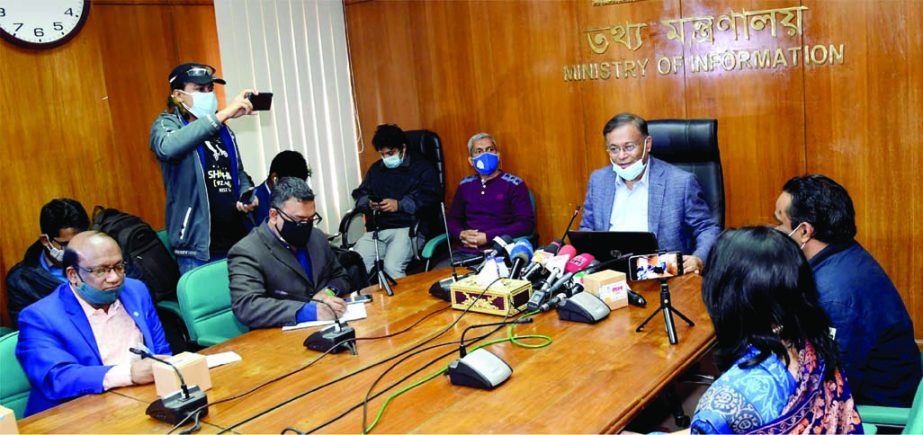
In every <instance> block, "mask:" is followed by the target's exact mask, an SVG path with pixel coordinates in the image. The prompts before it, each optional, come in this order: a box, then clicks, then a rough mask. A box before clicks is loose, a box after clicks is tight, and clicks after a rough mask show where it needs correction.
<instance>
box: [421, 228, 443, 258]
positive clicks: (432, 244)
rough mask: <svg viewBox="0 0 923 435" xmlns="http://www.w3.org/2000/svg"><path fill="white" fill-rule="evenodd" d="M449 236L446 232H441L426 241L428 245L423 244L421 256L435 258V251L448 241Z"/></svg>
mask: <svg viewBox="0 0 923 435" xmlns="http://www.w3.org/2000/svg"><path fill="white" fill-rule="evenodd" d="M448 240H449V239H448V237H446V235H445V234H439V235H438V236H436V237H433V238H432V239H429V240H427V241H426V245H424V246H423V252H422V253H420V256H421V257H423V258H433V253H434V252H435V251H436V248H438V247H439V245H441V244H443V243H447V242H448Z"/></svg>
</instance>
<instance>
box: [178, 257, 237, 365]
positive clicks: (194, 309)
mask: <svg viewBox="0 0 923 435" xmlns="http://www.w3.org/2000/svg"><path fill="white" fill-rule="evenodd" d="M176 296H177V297H178V299H179V308H180V311H181V312H182V314H183V320H184V321H185V322H186V327H187V328H188V330H189V338H190V339H191V340H192V341H194V342H196V343H198V344H199V346H202V347H208V346H213V345H216V344H218V343H221V342H223V341H226V340H230V339H232V338H234V337H237V336H238V335H241V334H243V333H245V332H247V331H249V330H250V329H249V328H247V326H246V325H244V324H243V323H240V321H239V320H237V316H235V315H234V311H233V310H232V309H231V285H230V281H229V279H228V260H227V259H224V260H220V261H216V262H213V263H208V264H205V265H202V266H199V267H196V268H195V269H192V270H190V271H188V272H186V273H184V274H183V276H182V277H181V278H180V279H179V284H177V287H176Z"/></svg>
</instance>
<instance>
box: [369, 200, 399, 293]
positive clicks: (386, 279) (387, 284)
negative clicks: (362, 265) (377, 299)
mask: <svg viewBox="0 0 923 435" xmlns="http://www.w3.org/2000/svg"><path fill="white" fill-rule="evenodd" d="M377 218H378V210H374V209H373V210H372V228H374V229H373V230H372V240H373V241H374V243H375V265H374V266H373V267H372V270H373V271H374V272H373V273H372V274H371V275H374V276H375V277H377V279H378V288H384V289H385V293H387V294H388V296H394V290H391V286H396V285H397V281H395V280H394V278H392V277H391V275H388V272H385V261H384V260H382V259H381V254H380V253H379V252H378V241H379V240H378V219H377Z"/></svg>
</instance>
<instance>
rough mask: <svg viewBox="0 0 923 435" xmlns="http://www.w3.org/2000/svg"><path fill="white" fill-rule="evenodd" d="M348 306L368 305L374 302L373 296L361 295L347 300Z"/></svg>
mask: <svg viewBox="0 0 923 435" xmlns="http://www.w3.org/2000/svg"><path fill="white" fill-rule="evenodd" d="M345 301H346V304H347V305H348V304H367V303H369V302H372V295H359V296H353V297H351V298H346V299H345Z"/></svg>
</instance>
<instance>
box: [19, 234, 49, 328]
mask: <svg viewBox="0 0 923 435" xmlns="http://www.w3.org/2000/svg"><path fill="white" fill-rule="evenodd" d="M44 249H45V247H44V246H42V243H41V242H39V241H37V240H36V241H35V243H33V244H32V246H30V247H29V249H27V250H26V255H24V256H23V258H22V261H21V262H19V263H16V265H15V266H13V268H12V269H10V271H9V274H8V275H7V276H6V294H7V298H8V300H9V310H10V318H11V319H13V327H14V328H18V326H17V325H18V323H19V312H20V311H22V310H23V308H26V307H28V306H29V305H31V304H32V303H33V302H35V301H37V300H39V299H41V298H43V297H45V296H48V295H49V294H50V293H51V292H52V291H54V289H55V288H57V287H58V286H59V285H61V281H58V279H57V278H55V277H54V275H52V274H51V273H49V272H48V271H47V270H45V268H43V267H42V264H41V263H40V262H39V256H40V255H42V253H43V251H44Z"/></svg>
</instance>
